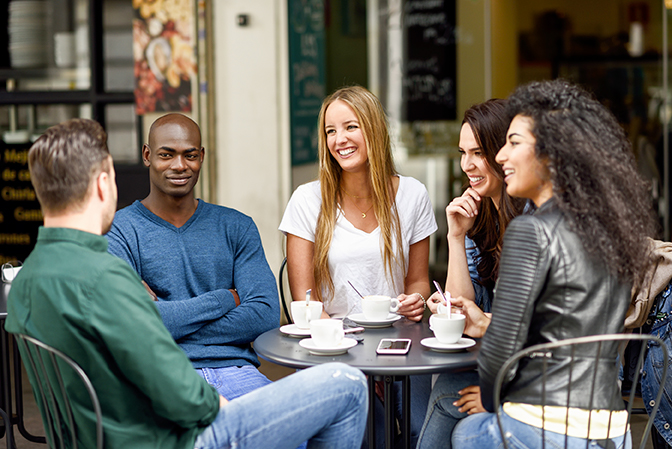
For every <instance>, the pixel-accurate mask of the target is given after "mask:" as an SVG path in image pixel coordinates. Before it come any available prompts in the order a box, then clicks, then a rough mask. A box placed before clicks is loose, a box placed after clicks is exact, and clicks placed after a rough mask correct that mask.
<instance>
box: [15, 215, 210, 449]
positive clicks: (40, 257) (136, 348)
mask: <svg viewBox="0 0 672 449" xmlns="http://www.w3.org/2000/svg"><path fill="white" fill-rule="evenodd" d="M166 276H170V273H166ZM7 312H8V317H7V321H6V323H5V329H6V330H7V331H8V332H12V333H23V334H27V335H30V336H32V337H35V338H37V339H38V340H41V341H43V342H44V343H46V344H48V345H50V346H53V347H55V348H56V349H59V350H61V351H62V352H64V353H65V354H67V355H68V356H70V357H71V358H72V359H74V360H75V362H77V363H78V364H79V365H80V366H81V367H82V368H83V369H84V371H85V372H86V373H87V375H88V376H89V378H90V379H91V381H92V382H93V385H94V387H95V389H96V392H97V394H98V398H99V399H100V403H101V407H102V412H103V425H104V431H105V447H106V448H124V449H127V448H193V447H194V441H195V439H196V437H197V436H198V434H199V433H200V432H202V431H203V429H204V428H205V427H206V426H208V425H209V424H210V423H211V422H212V421H213V420H214V419H215V417H216V416H217V413H218V410H219V397H218V394H217V392H216V391H215V389H214V388H212V387H211V386H210V385H208V384H207V382H205V381H204V380H203V379H202V378H201V377H200V376H199V375H198V374H197V373H196V372H195V371H194V369H193V367H192V366H191V363H190V362H189V360H188V359H187V357H186V356H185V354H184V353H183V352H182V350H181V349H180V348H179V347H178V346H177V344H176V343H175V341H174V340H173V338H172V337H171V336H170V334H169V333H168V331H167V330H166V328H165V326H164V325H163V322H162V321H161V318H160V316H159V314H158V312H157V309H156V307H155V306H154V304H153V303H152V301H151V299H150V297H149V295H148V294H147V292H146V291H145V288H144V287H143V285H142V284H141V282H140V278H139V277H138V275H137V274H136V273H135V272H134V271H133V270H132V269H131V268H130V267H129V266H128V265H127V264H126V263H125V262H123V261H122V260H120V259H118V258H116V257H114V256H111V255H110V254H108V253H107V241H106V240H105V238H104V237H102V236H99V235H94V234H90V233H87V232H83V231H77V230H74V229H65V228H44V227H43V228H40V230H39V235H38V240H37V244H36V246H35V249H34V250H33V252H32V253H31V254H30V256H29V257H28V258H27V259H26V261H25V263H24V264H23V268H22V269H21V272H20V273H19V275H18V276H17V277H16V279H15V280H14V282H13V283H12V287H11V290H10V293H9V299H8V304H7ZM68 371H69V370H66V375H67V376H68V377H67V378H66V379H65V384H66V385H68V389H69V390H71V396H72V397H73V398H75V400H74V403H73V408H74V410H75V417H76V420H77V422H78V425H79V437H80V439H81V443H80V444H81V445H82V447H95V445H94V443H93V442H94V441H95V426H94V422H93V421H91V418H92V416H91V413H89V412H86V410H88V409H90V401H89V399H88V396H87V395H86V392H85V390H84V388H83V386H82V384H81V383H80V382H79V381H76V380H75V374H74V373H69V372H68ZM52 380H53V379H52ZM31 382H33V379H31Z"/></svg>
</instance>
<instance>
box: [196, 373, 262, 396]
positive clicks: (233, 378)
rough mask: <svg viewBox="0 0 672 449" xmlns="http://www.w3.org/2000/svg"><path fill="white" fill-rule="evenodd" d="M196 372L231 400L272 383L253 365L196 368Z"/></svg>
mask: <svg viewBox="0 0 672 449" xmlns="http://www.w3.org/2000/svg"><path fill="white" fill-rule="evenodd" d="M196 372H197V373H198V375H199V376H201V377H202V378H203V379H205V380H206V381H207V382H208V383H209V384H210V385H212V386H213V387H215V389H216V390H217V392H218V393H219V394H221V395H222V396H224V397H225V398H226V399H227V400H229V401H230V400H232V399H236V398H237V397H239V396H242V395H244V394H247V393H249V392H251V391H254V390H256V389H257V388H261V387H263V386H265V385H268V384H270V383H271V381H270V380H268V378H267V377H266V376H264V375H263V374H261V373H260V372H259V370H258V369H257V368H256V367H254V366H252V365H243V366H225V367H223V368H196Z"/></svg>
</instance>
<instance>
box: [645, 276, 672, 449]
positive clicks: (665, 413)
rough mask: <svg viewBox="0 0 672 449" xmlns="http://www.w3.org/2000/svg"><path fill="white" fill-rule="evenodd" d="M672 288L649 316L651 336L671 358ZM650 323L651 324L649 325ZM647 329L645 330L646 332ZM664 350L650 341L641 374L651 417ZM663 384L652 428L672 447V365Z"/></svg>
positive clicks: (667, 290)
mask: <svg viewBox="0 0 672 449" xmlns="http://www.w3.org/2000/svg"><path fill="white" fill-rule="evenodd" d="M671 293H672V286H671V285H668V286H667V288H666V289H665V290H663V291H662V292H661V293H660V294H659V295H658V298H657V301H656V302H657V304H656V307H655V310H651V313H652V315H651V316H649V320H650V322H651V324H650V326H651V330H650V331H649V333H650V334H652V335H655V336H657V337H660V338H661V339H662V340H663V341H664V342H665V346H666V347H667V351H668V357H672V294H671ZM647 323H648V322H647ZM646 327H648V326H645V331H646ZM664 361H665V360H664V359H663V350H662V349H661V347H660V346H658V345H655V344H653V343H651V342H649V344H648V347H647V353H646V358H645V359H644V368H643V371H642V381H641V384H642V399H643V400H644V405H645V406H646V410H647V412H648V413H649V414H651V411H652V404H653V401H655V399H656V394H657V393H658V388H659V387H660V385H661V380H662V379H661V377H662V374H663V363H664ZM662 383H663V388H664V391H665V392H664V393H663V396H662V398H661V400H660V405H659V408H658V413H657V414H656V416H655V418H654V419H653V425H654V426H655V427H656V430H657V431H658V433H659V434H660V435H661V436H662V437H663V438H664V439H665V441H667V444H668V446H672V428H671V427H672V403H671V402H670V401H671V400H672V399H671V398H672V366H669V367H668V371H667V379H665V381H664V382H662Z"/></svg>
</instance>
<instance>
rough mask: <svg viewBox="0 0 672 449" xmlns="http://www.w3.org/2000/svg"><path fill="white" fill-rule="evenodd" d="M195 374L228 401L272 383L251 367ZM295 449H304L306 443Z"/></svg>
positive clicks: (197, 369)
mask: <svg viewBox="0 0 672 449" xmlns="http://www.w3.org/2000/svg"><path fill="white" fill-rule="evenodd" d="M196 372H197V373H198V375H199V376H201V377H202V378H203V379H205V380H206V381H207V382H208V383H209V384H210V385H212V386H213V387H215V389H216V390H217V392H218V393H219V394H221V395H222V396H224V397H225V398H226V399H227V400H228V401H231V400H233V399H236V398H238V397H240V396H242V395H244V394H247V393H249V392H251V391H254V390H256V389H257V388H261V387H263V386H266V385H268V384H270V383H272V382H271V381H270V380H269V379H268V377H266V376H264V375H263V374H262V373H261V372H259V370H258V369H257V368H256V367H254V366H252V365H243V366H225V367H222V368H196ZM296 449H306V442H305V441H304V442H303V443H301V444H300V445H299V446H298V447H297V448H296Z"/></svg>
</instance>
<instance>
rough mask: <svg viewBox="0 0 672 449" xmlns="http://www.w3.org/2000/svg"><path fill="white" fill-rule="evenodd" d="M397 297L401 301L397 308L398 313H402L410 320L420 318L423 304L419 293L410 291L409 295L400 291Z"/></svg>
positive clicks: (423, 309) (418, 319) (423, 308)
mask: <svg viewBox="0 0 672 449" xmlns="http://www.w3.org/2000/svg"><path fill="white" fill-rule="evenodd" d="M397 299H398V300H399V302H401V305H400V306H399V310H397V313H398V314H399V315H403V316H405V317H406V318H408V319H409V320H411V321H420V320H422V314H423V313H424V311H425V306H424V304H423V301H422V297H421V296H420V294H419V293H412V294H410V295H406V294H404V293H402V294H401V295H399V296H397Z"/></svg>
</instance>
